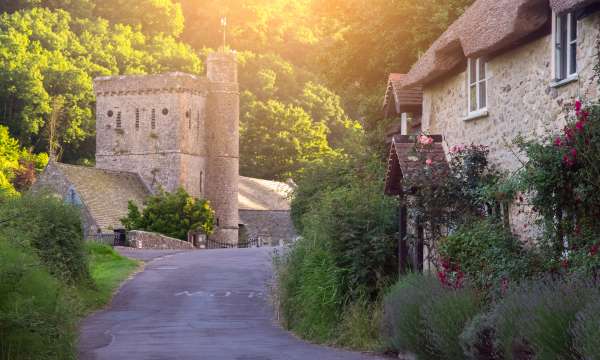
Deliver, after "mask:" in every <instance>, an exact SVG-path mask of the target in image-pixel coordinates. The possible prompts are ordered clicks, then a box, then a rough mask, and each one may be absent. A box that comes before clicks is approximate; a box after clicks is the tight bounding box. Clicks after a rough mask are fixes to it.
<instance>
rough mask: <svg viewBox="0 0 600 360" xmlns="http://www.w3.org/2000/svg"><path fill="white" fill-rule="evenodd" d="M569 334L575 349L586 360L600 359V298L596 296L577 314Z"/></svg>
mask: <svg viewBox="0 0 600 360" xmlns="http://www.w3.org/2000/svg"><path fill="white" fill-rule="evenodd" d="M571 334H572V335H573V339H574V340H575V349H576V350H577V352H578V353H579V354H581V356H583V358H585V359H587V360H600V351H598V349H600V299H598V298H596V299H595V300H594V301H592V302H591V303H590V304H588V306H586V307H585V308H584V309H583V310H582V311H580V312H579V313H578V314H577V321H576V322H575V325H574V326H573V328H572V331H571Z"/></svg>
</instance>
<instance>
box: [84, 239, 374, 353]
mask: <svg viewBox="0 0 600 360" xmlns="http://www.w3.org/2000/svg"><path fill="white" fill-rule="evenodd" d="M270 251H271V250H270V249H267V248H262V249H239V250H238V249H228V250H205V251H191V252H177V253H165V252H162V253H159V252H153V251H150V250H136V251H135V253H133V254H127V255H129V256H134V257H137V258H141V259H144V260H146V261H149V262H148V263H147V264H146V268H145V270H144V271H143V272H142V273H140V274H138V275H137V276H135V278H134V279H133V280H130V281H129V282H127V283H126V284H125V285H124V286H123V287H122V288H121V290H120V291H119V293H118V294H117V295H116V297H115V298H114V300H113V302H112V305H111V306H110V307H109V308H107V309H106V310H104V311H101V312H98V313H96V314H94V315H92V316H90V317H89V318H87V319H86V320H84V322H83V324H82V327H81V332H80V341H79V350H80V356H79V359H81V360H105V359H106V360H121V359H124V360H125V359H126V360H138V359H139V360H171V359H173V360H175V359H177V360H179V359H181V360H188V359H190V360H191V359H194V360H204V359H207V360H213V359H214V360H221V359H223V360H225V359H227V360H277V359H282V360H284V359H285V360H288V359H289V360H295V359H298V360H300V359H302V360H305V359H309V360H337V359H340V360H341V359H344V360H358V359H375V358H374V357H372V356H369V355H366V354H360V353H351V352H345V351H341V350H336V349H332V348H327V347H323V346H318V345H312V344H308V343H306V342H303V341H301V340H298V339H297V338H295V337H294V336H292V335H291V334H289V333H288V332H286V331H285V330H283V329H282V328H281V327H280V326H279V325H278V324H277V322H276V321H275V320H274V315H273V314H274V312H273V309H272V307H271V306H270V303H269V292H268V290H267V287H268V285H267V284H268V283H269V281H270V279H271V276H272V275H271V252H270ZM157 256H158V257H157ZM150 259H153V260H150Z"/></svg>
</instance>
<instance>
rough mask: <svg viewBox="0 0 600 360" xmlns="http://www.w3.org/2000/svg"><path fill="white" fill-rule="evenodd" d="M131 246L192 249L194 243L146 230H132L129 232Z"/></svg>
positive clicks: (137, 247)
mask: <svg viewBox="0 0 600 360" xmlns="http://www.w3.org/2000/svg"><path fill="white" fill-rule="evenodd" d="M127 237H128V240H129V246H131V247H132V248H136V249H160V250H179V249H182V250H192V249H194V245H192V244H191V243H189V242H187V241H182V240H179V239H174V238H170V237H168V236H164V235H161V234H156V233H151V232H146V231H130V232H129V233H128V234H127Z"/></svg>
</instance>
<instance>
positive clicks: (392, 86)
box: [383, 74, 423, 113]
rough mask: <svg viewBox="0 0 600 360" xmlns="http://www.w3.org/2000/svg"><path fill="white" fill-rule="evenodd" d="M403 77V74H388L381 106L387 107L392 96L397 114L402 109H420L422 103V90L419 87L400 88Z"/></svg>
mask: <svg viewBox="0 0 600 360" xmlns="http://www.w3.org/2000/svg"><path fill="white" fill-rule="evenodd" d="M405 77H406V75H405V74H390V77H389V79H388V87H387V91H386V94H385V99H384V103H383V106H384V107H385V106H387V105H388V104H389V102H390V100H391V97H392V96H394V100H395V103H396V112H397V113H401V112H404V111H402V110H401V109H402V108H403V107H420V106H421V104H422V103H423V88H422V87H421V86H415V87H410V88H402V81H403V80H404V78H405Z"/></svg>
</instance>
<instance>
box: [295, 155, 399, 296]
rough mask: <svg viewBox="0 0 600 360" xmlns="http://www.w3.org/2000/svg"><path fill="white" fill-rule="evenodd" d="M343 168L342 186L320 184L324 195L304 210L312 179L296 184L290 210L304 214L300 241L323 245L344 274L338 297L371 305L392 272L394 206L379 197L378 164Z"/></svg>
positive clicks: (364, 162)
mask: <svg viewBox="0 0 600 360" xmlns="http://www.w3.org/2000/svg"><path fill="white" fill-rule="evenodd" d="M315 166H317V167H320V166H322V164H321V165H315ZM347 166H348V167H349V169H346V170H344V171H342V172H341V173H340V174H345V175H341V176H344V181H343V182H339V181H340V180H339V179H338V180H337V181H338V182H339V183H338V182H335V184H323V186H324V187H326V188H328V190H327V192H321V193H319V194H317V195H314V197H310V198H311V199H312V200H311V203H310V205H308V206H307V204H306V202H303V201H304V200H306V199H304V200H303V196H308V195H307V194H305V193H303V190H302V189H305V187H311V188H315V187H316V185H315V184H313V183H312V181H314V180H316V178H310V179H307V178H304V179H301V180H299V182H298V189H299V190H298V192H297V194H296V197H295V198H294V199H293V202H292V204H293V205H295V206H297V204H298V203H299V202H301V203H302V204H303V205H302V207H303V208H304V209H305V210H304V211H305V212H304V213H303V214H302V216H301V221H302V236H304V237H306V238H309V239H314V241H317V242H321V243H324V244H326V246H325V248H326V250H327V251H329V252H330V256H331V257H332V259H333V261H334V264H335V265H336V267H338V268H340V269H344V272H343V273H342V278H341V284H343V285H344V287H343V288H341V291H342V294H343V297H345V298H346V297H347V298H348V299H350V300H358V299H361V298H363V297H366V298H369V299H371V300H375V299H376V298H377V297H378V296H379V295H380V291H381V289H383V288H385V287H387V286H388V284H389V283H390V281H391V280H390V279H391V278H392V276H393V275H395V273H396V271H397V262H396V251H395V239H394V235H395V233H396V231H397V224H396V216H395V215H396V202H395V200H394V199H393V198H389V197H386V196H385V195H384V194H383V193H382V191H381V189H382V188H383V182H382V179H383V177H384V176H383V174H384V170H385V169H384V168H383V167H382V166H381V164H380V163H379V160H378V159H374V158H372V157H369V156H367V157H366V158H365V159H359V160H357V159H354V160H352V161H349V162H348V163H347ZM306 206H307V207H306Z"/></svg>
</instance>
